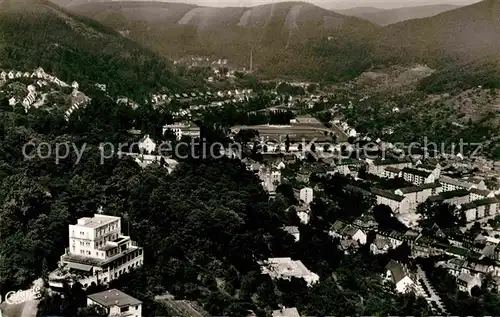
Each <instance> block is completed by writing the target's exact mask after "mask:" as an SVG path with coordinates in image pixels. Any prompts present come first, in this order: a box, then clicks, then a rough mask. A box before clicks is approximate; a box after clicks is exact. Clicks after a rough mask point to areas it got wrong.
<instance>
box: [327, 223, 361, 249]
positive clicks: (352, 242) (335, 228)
mask: <svg viewBox="0 0 500 317" xmlns="http://www.w3.org/2000/svg"><path fill="white" fill-rule="evenodd" d="M328 234H329V235H330V236H331V237H334V238H339V239H340V240H342V241H343V242H344V244H345V246H347V245H349V246H353V247H358V246H360V245H363V244H366V238H367V236H366V233H365V232H364V231H363V230H361V229H360V228H357V227H355V226H353V225H351V224H347V223H345V222H343V221H339V220H337V221H336V222H335V223H334V224H333V225H332V227H331V228H330V231H329V232H328ZM342 241H341V245H342ZM345 242H347V243H345Z"/></svg>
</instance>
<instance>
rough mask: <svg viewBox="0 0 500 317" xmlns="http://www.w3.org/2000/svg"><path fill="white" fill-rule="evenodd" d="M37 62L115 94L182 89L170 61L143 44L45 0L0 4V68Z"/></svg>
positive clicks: (57, 73)
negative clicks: (103, 85)
mask: <svg viewBox="0 0 500 317" xmlns="http://www.w3.org/2000/svg"><path fill="white" fill-rule="evenodd" d="M38 66H41V67H43V68H44V69H45V70H46V71H47V72H49V73H52V74H54V75H55V76H57V77H59V78H60V79H61V80H63V81H72V80H76V81H78V82H79V83H83V84H84V85H85V84H87V83H91V82H93V83H96V82H99V83H102V84H106V85H107V86H108V89H109V91H110V92H111V93H113V94H125V95H131V96H134V95H144V94H146V93H148V92H149V91H150V90H152V89H155V90H159V89H160V88H167V89H172V90H178V89H181V88H182V87H184V86H185V85H186V82H185V81H184V80H182V79H181V78H180V77H179V76H177V75H176V74H175V71H174V69H173V66H172V65H171V63H170V62H168V61H167V60H166V59H164V58H162V57H159V56H158V55H157V54H155V53H153V52H152V51H150V50H148V49H146V48H144V47H142V46H141V45H139V44H137V43H135V42H133V41H131V40H130V39H126V38H124V37H122V36H121V35H120V34H119V33H118V32H116V31H114V30H113V29H111V28H109V27H106V26H104V25H102V24H100V23H99V22H96V21H94V20H91V19H89V18H87V17H83V16H79V15H76V14H74V13H72V12H70V11H68V10H66V9H63V8H60V7H58V6H57V5H55V4H53V3H51V2H49V1H46V0H6V1H2V2H1V3H0V68H2V69H20V70H32V69H35V68H36V67H38Z"/></svg>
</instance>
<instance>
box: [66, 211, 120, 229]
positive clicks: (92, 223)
mask: <svg viewBox="0 0 500 317" xmlns="http://www.w3.org/2000/svg"><path fill="white" fill-rule="evenodd" d="M116 220H120V217H115V216H106V215H101V214H94V217H92V218H90V217H83V218H80V219H78V222H77V223H76V225H77V226H81V227H86V228H98V227H101V226H104V225H107V224H109V223H111V222H114V221H116Z"/></svg>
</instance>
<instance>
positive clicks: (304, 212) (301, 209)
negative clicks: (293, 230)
mask: <svg viewBox="0 0 500 317" xmlns="http://www.w3.org/2000/svg"><path fill="white" fill-rule="evenodd" d="M295 211H296V213H297V217H299V219H300V222H301V223H303V224H306V225H307V224H308V223H309V220H310V219H311V216H310V212H311V210H310V208H309V205H306V204H302V205H301V206H298V207H296V208H295Z"/></svg>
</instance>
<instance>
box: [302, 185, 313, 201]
mask: <svg viewBox="0 0 500 317" xmlns="http://www.w3.org/2000/svg"><path fill="white" fill-rule="evenodd" d="M299 196H300V200H302V201H303V202H304V203H305V204H307V205H309V204H310V203H311V202H312V201H313V199H314V192H313V189H312V188H310V187H304V188H302V189H301V190H300V195H299Z"/></svg>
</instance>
